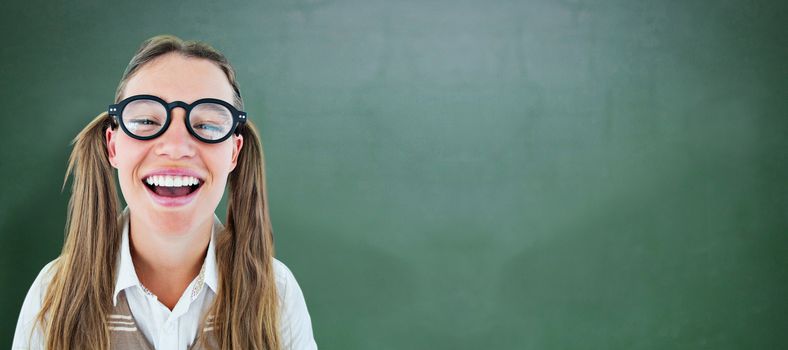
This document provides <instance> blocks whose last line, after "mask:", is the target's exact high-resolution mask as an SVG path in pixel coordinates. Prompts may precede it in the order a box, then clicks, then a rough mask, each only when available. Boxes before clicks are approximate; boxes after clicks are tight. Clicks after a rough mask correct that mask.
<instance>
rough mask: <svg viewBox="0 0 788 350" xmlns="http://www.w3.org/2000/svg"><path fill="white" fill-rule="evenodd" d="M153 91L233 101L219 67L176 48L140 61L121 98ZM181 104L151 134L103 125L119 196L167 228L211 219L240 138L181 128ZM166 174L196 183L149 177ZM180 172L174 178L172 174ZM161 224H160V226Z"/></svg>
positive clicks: (182, 228) (181, 227) (165, 97)
mask: <svg viewBox="0 0 788 350" xmlns="http://www.w3.org/2000/svg"><path fill="white" fill-rule="evenodd" d="M140 94H146V95H155V96H158V97H160V98H162V99H163V100H164V101H167V102H172V101H175V100H178V101H184V102H186V103H192V102H194V101H195V100H198V99H201V98H206V97H211V98H218V99H221V100H224V101H227V102H232V101H233V88H232V86H231V85H230V83H229V81H228V80H227V76H226V75H225V74H224V72H223V71H222V70H221V68H219V66H217V65H216V64H215V63H213V62H212V61H209V60H206V59H200V58H187V57H184V56H182V55H180V54H177V53H169V54H165V55H163V56H159V57H158V58H156V59H154V60H153V61H151V62H148V63H146V64H145V65H144V66H142V67H141V68H140V69H139V70H138V71H137V72H136V73H135V74H134V75H133V76H132V77H131V79H129V80H128V82H127V84H126V87H125V90H124V91H123V95H122V97H121V98H125V97H129V96H133V95H140ZM185 117H186V111H185V110H184V109H183V108H175V109H173V110H172V122H171V123H170V126H169V128H168V129H167V130H166V132H164V134H162V135H160V136H159V137H157V138H155V139H152V140H145V141H143V140H137V139H134V138H131V137H130V136H128V135H127V134H126V133H124V132H123V130H122V129H120V128H116V129H115V130H112V129H111V128H108V129H107V131H106V135H105V136H106V139H107V150H108V153H109V161H110V163H111V164H112V166H113V167H115V168H116V169H118V179H119V181H120V188H121V191H122V193H123V197H124V199H125V200H126V203H127V204H128V206H129V210H130V212H131V213H133V215H134V216H136V217H138V218H139V219H141V220H143V221H145V222H148V223H155V225H158V227H159V228H160V229H162V230H164V231H167V232H185V231H187V230H189V229H191V228H193V227H194V226H195V225H199V224H201V223H204V222H205V220H212V219H213V213H214V210H216V207H217V206H218V205H219V201H220V200H221V198H222V195H223V193H224V188H225V184H226V183H227V176H228V174H229V173H230V171H232V170H233V169H234V168H235V165H236V161H237V157H238V153H239V152H240V150H241V147H242V146H243V138H242V137H241V136H238V135H233V136H232V137H230V138H228V139H227V140H225V141H223V142H220V143H216V144H208V143H204V142H202V141H199V140H197V139H196V138H194V137H193V136H192V135H191V134H189V132H188V131H187V129H186V125H185V123H184V118H185ZM151 176H155V177H158V178H155V177H154V178H152V179H150V181H153V180H154V179H156V180H157V181H159V180H167V176H170V177H171V178H172V179H173V181H175V183H176V184H177V182H178V181H179V180H183V181H186V180H191V178H189V177H188V176H191V177H194V178H196V179H197V180H199V187H196V189H194V186H192V187H185V186H183V187H180V188H177V187H169V188H164V187H163V186H162V188H159V187H158V186H153V185H150V184H149V183H148V181H149V177H151ZM179 176H180V178H178V177H179ZM162 226H164V227H162Z"/></svg>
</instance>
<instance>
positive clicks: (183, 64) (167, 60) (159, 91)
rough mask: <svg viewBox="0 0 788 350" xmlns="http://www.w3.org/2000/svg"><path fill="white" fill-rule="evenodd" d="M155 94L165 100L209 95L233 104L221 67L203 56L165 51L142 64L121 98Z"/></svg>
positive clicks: (180, 99)
mask: <svg viewBox="0 0 788 350" xmlns="http://www.w3.org/2000/svg"><path fill="white" fill-rule="evenodd" d="M141 94H146V95H155V96H158V97H160V98H162V99H164V100H165V101H168V102H170V101H175V100H178V101H184V102H186V103H191V102H193V101H195V100H198V99H201V98H206V97H211V98H218V99H221V100H225V101H227V102H230V103H232V101H233V88H232V86H231V85H230V81H229V80H227V76H226V75H225V74H224V72H223V71H222V69H221V68H219V66H218V65H217V64H216V63H214V62H213V61H209V60H207V59H204V58H193V57H185V56H183V55H181V54H178V53H168V54H165V55H162V56H159V57H157V58H155V59H154V60H152V61H150V62H148V63H146V64H144V65H143V66H142V67H140V68H139V69H138V70H137V72H135V73H134V75H133V76H132V77H131V78H130V79H129V80H128V81H127V82H126V87H125V88H124V92H123V96H122V97H123V98H126V97H129V96H134V95H141Z"/></svg>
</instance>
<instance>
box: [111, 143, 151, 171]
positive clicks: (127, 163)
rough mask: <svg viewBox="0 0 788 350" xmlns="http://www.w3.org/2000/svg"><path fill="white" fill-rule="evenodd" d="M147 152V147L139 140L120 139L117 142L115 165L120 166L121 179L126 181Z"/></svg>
mask: <svg viewBox="0 0 788 350" xmlns="http://www.w3.org/2000/svg"><path fill="white" fill-rule="evenodd" d="M145 154H146V150H145V147H144V146H143V145H140V144H139V142H135V140H129V139H119V140H118V141H117V143H116V144H115V165H116V166H117V168H118V177H120V181H125V180H126V179H128V177H129V176H130V175H132V174H133V173H134V170H135V169H136V168H137V167H138V166H139V164H140V163H141V161H142V159H143V158H144V156H145Z"/></svg>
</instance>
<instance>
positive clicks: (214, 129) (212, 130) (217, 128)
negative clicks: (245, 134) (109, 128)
mask: <svg viewBox="0 0 788 350" xmlns="http://www.w3.org/2000/svg"><path fill="white" fill-rule="evenodd" d="M176 107H181V108H183V109H185V110H186V119H185V122H186V129H187V130H189V133H190V134H192V136H194V137H195V138H196V139H198V140H200V141H202V142H207V143H219V142H222V141H224V140H226V139H227V138H228V137H230V135H232V133H233V132H236V134H237V133H238V132H239V130H240V129H239V127H240V126H241V125H243V124H244V123H246V113H245V112H243V111H239V110H237V109H235V107H233V105H231V104H230V103H227V102H225V101H222V100H219V99H215V98H203V99H199V100H197V101H194V102H193V103H191V104H188V103H186V102H183V101H173V102H170V103H167V102H165V101H164V100H162V99H161V98H159V97H157V96H153V95H134V96H130V97H128V98H126V99H124V100H123V101H120V102H118V103H117V104H114V105H109V109H108V110H107V111H108V113H109V115H111V116H113V117H114V118H115V121H116V122H117V123H118V124H119V125H120V127H121V128H122V129H123V131H124V132H126V134H128V135H129V136H131V137H133V138H135V139H137V140H150V139H153V138H156V137H159V136H160V135H161V134H163V133H164V132H165V131H167V128H168V127H169V126H170V122H171V121H172V110H173V109H174V108H176Z"/></svg>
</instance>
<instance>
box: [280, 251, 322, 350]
mask: <svg viewBox="0 0 788 350" xmlns="http://www.w3.org/2000/svg"><path fill="white" fill-rule="evenodd" d="M273 261H274V276H275V277H274V278H275V279H276V289H277V294H278V296H279V306H280V314H279V321H280V326H281V328H280V332H281V335H282V349H317V345H316V343H315V339H314V335H313V334H312V320H311V317H310V316H309V311H308V310H307V306H306V300H305V298H304V293H303V292H302V291H301V287H300V286H299V285H298V282H297V281H296V279H295V276H293V272H292V271H290V269H289V268H288V267H287V265H285V264H284V263H283V262H281V261H279V260H277V259H276V258H274V259H273Z"/></svg>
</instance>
